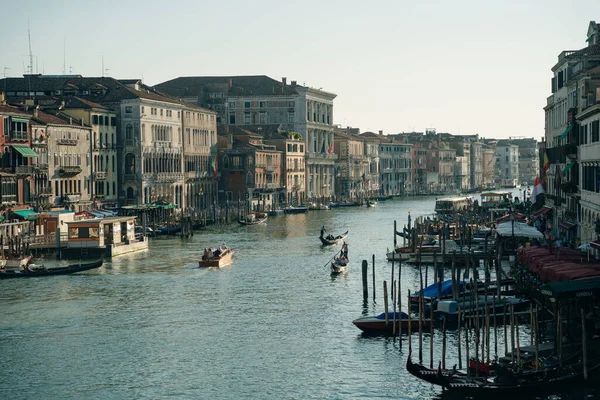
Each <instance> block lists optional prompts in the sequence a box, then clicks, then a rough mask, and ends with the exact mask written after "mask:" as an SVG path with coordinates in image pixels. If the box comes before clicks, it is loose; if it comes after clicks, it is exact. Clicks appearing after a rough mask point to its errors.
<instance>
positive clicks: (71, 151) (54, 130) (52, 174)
mask: <svg viewBox="0 0 600 400" xmlns="http://www.w3.org/2000/svg"><path fill="white" fill-rule="evenodd" d="M91 132H92V128H91V127H90V126H89V125H85V124H84V123H83V121H81V120H77V119H75V118H72V117H65V116H60V115H52V114H49V113H45V112H42V111H39V110H37V109H36V110H35V111H34V112H33V118H32V135H33V136H34V137H35V138H36V140H35V143H32V144H33V147H34V149H35V150H36V152H39V156H38V157H37V158H35V161H34V165H33V166H34V168H35V169H36V175H37V176H36V179H35V184H36V192H37V193H41V194H48V200H47V201H48V203H49V204H51V205H54V206H68V207H69V208H70V209H72V210H75V211H80V210H85V209H88V208H89V206H90V205H91V193H92V188H91V183H92V180H91V177H90V176H91V162H90V136H91ZM45 179H47V181H45ZM41 202H42V200H40V203H41Z"/></svg>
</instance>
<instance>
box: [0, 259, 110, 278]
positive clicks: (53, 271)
mask: <svg viewBox="0 0 600 400" xmlns="http://www.w3.org/2000/svg"><path fill="white" fill-rule="evenodd" d="M103 263H104V259H101V260H98V261H94V262H91V263H85V264H71V265H69V266H66V267H56V268H48V269H40V270H35V271H30V270H25V271H3V272H0V279H13V278H39V277H42V276H53V275H68V274H74V273H76V272H82V271H88V270H90V269H94V268H99V267H101V266H102V264H103Z"/></svg>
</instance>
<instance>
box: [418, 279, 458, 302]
mask: <svg viewBox="0 0 600 400" xmlns="http://www.w3.org/2000/svg"><path fill="white" fill-rule="evenodd" d="M459 284H460V287H459V289H458V292H459V293H461V292H462V291H463V290H464V289H465V282H463V281H460V282H459ZM419 292H420V291H417V292H415V296H419ZM437 294H438V284H437V283H433V284H431V285H429V286H427V287H426V288H425V289H423V297H433V298H436V297H437ZM451 294H452V280H447V281H444V282H442V297H444V296H449V295H451Z"/></svg>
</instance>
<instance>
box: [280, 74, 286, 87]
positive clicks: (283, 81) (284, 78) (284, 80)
mask: <svg viewBox="0 0 600 400" xmlns="http://www.w3.org/2000/svg"><path fill="white" fill-rule="evenodd" d="M281 83H283V87H285V85H286V83H287V78H286V77H285V76H284V77H283V78H281Z"/></svg>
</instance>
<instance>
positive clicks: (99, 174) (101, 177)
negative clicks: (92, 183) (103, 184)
mask: <svg viewBox="0 0 600 400" xmlns="http://www.w3.org/2000/svg"><path fill="white" fill-rule="evenodd" d="M94 179H96V180H97V181H103V180H105V179H106V172H105V171H98V172H94Z"/></svg>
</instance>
